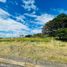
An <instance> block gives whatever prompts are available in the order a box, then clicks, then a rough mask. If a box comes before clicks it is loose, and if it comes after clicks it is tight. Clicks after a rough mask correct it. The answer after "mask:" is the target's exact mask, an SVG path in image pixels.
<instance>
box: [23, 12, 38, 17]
mask: <svg viewBox="0 0 67 67" xmlns="http://www.w3.org/2000/svg"><path fill="white" fill-rule="evenodd" d="M24 15H25V16H30V17H37V15H35V14H32V13H31V14H29V13H24Z"/></svg>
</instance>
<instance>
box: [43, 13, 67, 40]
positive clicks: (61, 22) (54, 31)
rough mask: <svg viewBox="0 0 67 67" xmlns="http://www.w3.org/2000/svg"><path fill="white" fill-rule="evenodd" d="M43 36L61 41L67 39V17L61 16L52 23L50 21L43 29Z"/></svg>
mask: <svg viewBox="0 0 67 67" xmlns="http://www.w3.org/2000/svg"><path fill="white" fill-rule="evenodd" d="M43 34H48V35H49V36H54V37H57V36H58V38H59V39H63V40H64V39H65V40H66V39H67V15H66V14H60V15H59V16H57V17H56V18H54V19H53V20H52V21H49V22H47V23H46V24H45V26H44V27H43Z"/></svg>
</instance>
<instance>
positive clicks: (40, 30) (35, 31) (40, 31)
mask: <svg viewBox="0 0 67 67" xmlns="http://www.w3.org/2000/svg"><path fill="white" fill-rule="evenodd" d="M32 33H33V34H37V33H42V29H33V30H32Z"/></svg>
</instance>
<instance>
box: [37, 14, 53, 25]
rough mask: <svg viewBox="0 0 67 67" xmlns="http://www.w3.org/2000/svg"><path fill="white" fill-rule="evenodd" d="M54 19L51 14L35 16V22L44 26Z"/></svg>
mask: <svg viewBox="0 0 67 67" xmlns="http://www.w3.org/2000/svg"><path fill="white" fill-rule="evenodd" d="M53 18H54V15H51V14H47V13H45V14H41V15H40V16H37V18H36V20H37V23H38V24H45V23H46V22H48V21H50V20H52V19H53Z"/></svg>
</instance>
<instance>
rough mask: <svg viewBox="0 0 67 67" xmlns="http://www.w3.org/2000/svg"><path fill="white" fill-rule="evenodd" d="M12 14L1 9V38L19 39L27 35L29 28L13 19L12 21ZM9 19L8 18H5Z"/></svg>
mask: <svg viewBox="0 0 67 67" xmlns="http://www.w3.org/2000/svg"><path fill="white" fill-rule="evenodd" d="M9 16H10V14H9V13H8V12H6V11H4V10H3V9H0V37H2V36H3V37H19V36H20V35H22V34H24V35H26V34H27V33H28V31H29V28H28V27H27V26H26V25H24V24H22V23H20V22H18V21H15V20H13V19H11V18H10V17H9ZM3 17H8V18H5V19H4V18H3Z"/></svg>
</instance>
